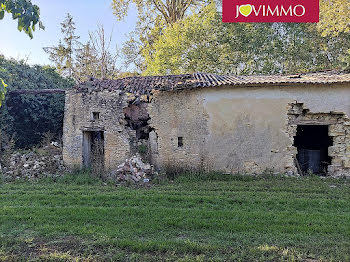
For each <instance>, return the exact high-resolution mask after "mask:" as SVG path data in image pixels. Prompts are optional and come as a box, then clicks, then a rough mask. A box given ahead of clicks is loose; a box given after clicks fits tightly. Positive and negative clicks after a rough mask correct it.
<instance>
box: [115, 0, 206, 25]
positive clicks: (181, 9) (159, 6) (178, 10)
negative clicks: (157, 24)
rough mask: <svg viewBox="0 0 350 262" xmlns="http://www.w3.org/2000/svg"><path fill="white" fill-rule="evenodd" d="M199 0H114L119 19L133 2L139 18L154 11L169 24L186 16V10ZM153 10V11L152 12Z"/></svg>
mask: <svg viewBox="0 0 350 262" xmlns="http://www.w3.org/2000/svg"><path fill="white" fill-rule="evenodd" d="M198 2H201V1H196V0H112V8H113V10H114V14H115V15H116V16H117V18H118V19H119V20H121V19H123V18H124V17H125V16H126V15H127V13H128V9H129V5H130V4H131V3H133V4H135V5H136V7H137V10H138V12H139V18H141V19H142V17H143V16H144V15H145V14H150V13H152V12H154V13H156V15H158V14H159V15H161V16H162V17H163V18H164V20H165V21H166V23H167V24H173V23H175V22H176V21H178V20H181V19H183V18H184V17H185V14H186V11H187V10H188V9H189V8H190V7H191V6H193V5H196V4H197V3H198ZM150 11H151V12H150Z"/></svg>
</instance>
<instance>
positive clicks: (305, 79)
mask: <svg viewBox="0 0 350 262" xmlns="http://www.w3.org/2000/svg"><path fill="white" fill-rule="evenodd" d="M334 83H338V84H340V83H350V73H344V72H336V71H325V72H316V73H306V74H298V75H251V76H236V75H216V74H207V73H194V74H183V75H165V76H133V77H125V78H120V79H116V80H100V79H91V80H90V81H88V82H85V83H82V84H80V85H79V86H77V87H76V89H77V90H81V91H83V90H89V89H93V90H95V91H99V90H106V89H107V90H110V91H113V90H121V91H125V92H130V93H133V94H135V95H142V94H149V93H150V92H151V91H152V90H164V91H167V90H168V91H171V90H182V89H193V88H201V87H220V86H237V87H238V86H261V85H270V86H271V85H291V84H293V85H294V84H334Z"/></svg>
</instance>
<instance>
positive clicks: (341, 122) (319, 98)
mask: <svg viewBox="0 0 350 262" xmlns="http://www.w3.org/2000/svg"><path fill="white" fill-rule="evenodd" d="M349 117H350V74H348V73H341V72H334V71H329V72H319V73H310V74H302V75H293V76H277V75H276V76H220V75H214V74H205V73H196V74H186V75H172V76H153V77H151V76H150V77H127V78H123V79H118V80H97V79H92V80H91V81H89V82H86V83H83V84H81V85H79V86H77V87H76V88H75V89H73V90H70V91H68V92H66V104H65V117H64V131H63V132H64V135H63V143H64V149H63V158H64V162H65V164H66V165H67V166H68V167H71V168H73V167H84V166H87V167H88V166H89V165H91V164H92V163H94V161H95V162H96V161H97V162H99V163H100V164H102V165H103V166H104V169H105V170H112V169H114V168H116V167H117V166H118V165H119V164H120V163H122V162H123V161H124V160H125V159H126V158H128V157H130V155H132V154H135V153H136V152H139V151H142V152H144V153H145V152H146V155H147V157H148V160H149V161H150V162H151V163H152V164H153V165H154V166H155V167H156V168H157V169H162V168H166V167H172V166H173V167H176V166H178V167H188V168H198V169H199V168H200V169H205V170H217V171H223V172H230V173H235V172H240V173H257V174H258V173H262V172H264V171H266V170H274V171H275V172H281V173H285V172H288V173H292V172H293V173H294V174H297V173H299V174H300V173H304V172H307V171H308V170H311V171H312V172H314V173H320V174H327V175H331V176H341V175H346V176H350V119H349ZM96 152H98V153H96ZM96 154H99V156H98V157H97V156H96Z"/></svg>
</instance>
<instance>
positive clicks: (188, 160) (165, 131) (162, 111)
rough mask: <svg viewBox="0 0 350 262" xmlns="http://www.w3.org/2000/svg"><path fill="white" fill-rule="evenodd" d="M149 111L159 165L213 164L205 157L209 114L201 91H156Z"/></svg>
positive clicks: (185, 166) (151, 137)
mask: <svg viewBox="0 0 350 262" xmlns="http://www.w3.org/2000/svg"><path fill="white" fill-rule="evenodd" d="M148 112H149V115H150V120H149V124H150V126H152V128H153V131H152V132H151V133H150V144H151V149H152V162H153V163H154V164H155V166H156V167H158V168H160V169H162V168H168V167H173V166H180V167H182V168H202V167H205V166H207V165H208V164H210V163H209V162H207V161H206V159H205V158H206V155H207V151H206V150H207V149H206V148H205V144H206V141H205V140H206V137H207V136H208V129H207V116H206V115H205V112H204V108H203V99H202V97H201V95H200V93H199V92H192V91H186V90H183V91H171V92H154V93H153V100H152V103H150V104H149V106H148ZM179 138H180V139H181V138H182V142H183V145H182V146H179V141H178V139H179Z"/></svg>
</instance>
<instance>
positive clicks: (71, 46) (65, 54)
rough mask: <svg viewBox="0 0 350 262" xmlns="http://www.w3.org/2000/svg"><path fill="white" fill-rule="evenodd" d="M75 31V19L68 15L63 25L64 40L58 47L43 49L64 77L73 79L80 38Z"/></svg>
mask: <svg viewBox="0 0 350 262" xmlns="http://www.w3.org/2000/svg"><path fill="white" fill-rule="evenodd" d="M75 29H76V28H75V22H74V21H73V17H72V16H71V15H70V14H67V15H66V17H65V19H64V21H63V22H62V23H61V32H62V34H63V40H60V41H59V43H58V45H57V46H52V47H44V48H43V49H44V51H45V52H46V53H48V54H49V56H50V57H49V58H50V60H51V61H52V62H53V63H54V64H55V67H56V68H57V71H58V72H59V73H60V74H61V75H62V76H68V77H73V56H74V52H75V50H76V46H77V44H78V43H79V42H78V39H79V38H80V37H79V36H76V35H75Z"/></svg>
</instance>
